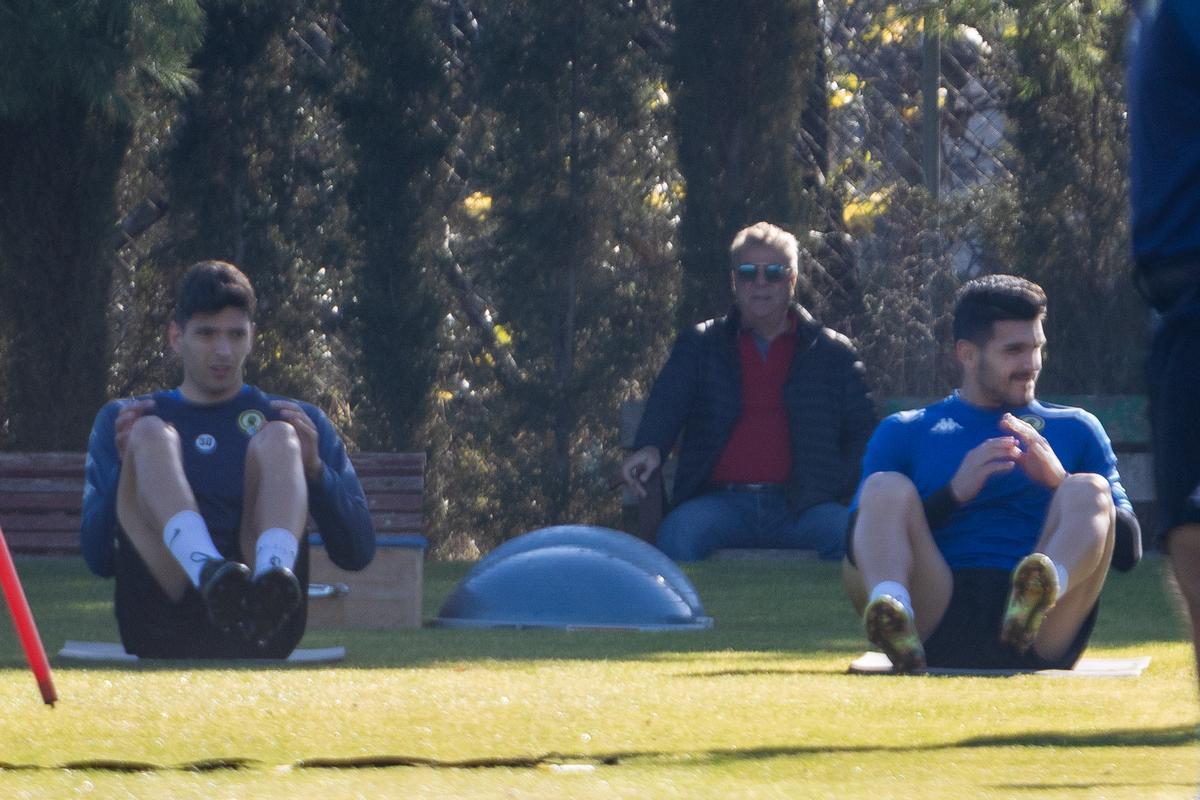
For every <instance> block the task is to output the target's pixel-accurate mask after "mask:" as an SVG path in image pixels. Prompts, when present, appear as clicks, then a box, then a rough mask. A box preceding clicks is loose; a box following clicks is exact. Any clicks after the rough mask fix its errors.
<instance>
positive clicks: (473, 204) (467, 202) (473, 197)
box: [463, 192, 492, 219]
mask: <svg viewBox="0 0 1200 800" xmlns="http://www.w3.org/2000/svg"><path fill="white" fill-rule="evenodd" d="M463 208H464V209H466V212H467V213H468V214H470V215H471V216H472V217H474V218H475V219H484V218H485V217H487V215H488V213H489V212H490V211H491V210H492V196H491V195H488V194H484V193H483V192H472V193H471V194H469V195H467V196H466V197H464V198H463Z"/></svg>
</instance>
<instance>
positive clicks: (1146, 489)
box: [621, 395, 1154, 558]
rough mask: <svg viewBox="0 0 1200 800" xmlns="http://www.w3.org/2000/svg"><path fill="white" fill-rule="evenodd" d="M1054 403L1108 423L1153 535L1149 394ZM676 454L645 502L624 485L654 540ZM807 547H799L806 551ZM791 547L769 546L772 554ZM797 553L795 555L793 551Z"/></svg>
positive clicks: (629, 406) (640, 524) (630, 424)
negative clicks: (772, 548)
mask: <svg viewBox="0 0 1200 800" xmlns="http://www.w3.org/2000/svg"><path fill="white" fill-rule="evenodd" d="M938 399H939V398H929V397H892V398H888V399H887V400H885V401H884V402H883V404H882V405H883V408H882V409H881V411H882V413H883V414H884V415H885V416H886V415H887V414H892V413H895V412H897V411H902V410H905V409H910V408H921V407H923V406H927V405H929V404H930V403H933V402H936V401H937V400H938ZM1039 399H1040V400H1044V401H1046V402H1049V403H1058V404H1060V405H1068V406H1077V407H1079V408H1084V409H1087V410H1088V411H1090V412H1091V413H1092V414H1095V415H1096V417H1097V419H1099V420H1100V423H1101V424H1102V425H1103V426H1104V429H1105V431H1106V432H1107V433H1108V436H1109V438H1110V439H1111V440H1112V443H1113V450H1114V451H1115V452H1116V454H1117V468H1118V469H1119V470H1120V472H1121V482H1122V483H1123V485H1124V486H1125V490H1126V492H1128V494H1129V499H1130V501H1131V502H1132V503H1133V506H1134V510H1135V511H1136V512H1137V515H1138V520H1139V521H1140V522H1141V525H1142V535H1143V538H1144V539H1146V540H1152V536H1153V531H1154V463H1153V458H1152V454H1151V453H1150V421H1149V416H1148V415H1147V400H1146V397H1145V396H1143V395H1048V396H1046V397H1040V398H1039ZM644 406H645V401H644V400H629V401H627V402H625V403H624V404H623V405H622V406H621V447H622V448H623V449H624V450H625V452H626V453H629V452H632V449H633V440H634V437H635V436H636V434H637V426H638V423H639V422H640V421H641V418H642V411H643V409H644ZM674 466H675V463H674V459H668V460H667V462H666V463H665V464H664V465H663V467H662V469H661V470H657V471H656V472H655V474H654V475H652V476H650V478H649V480H648V481H647V483H646V489H647V497H646V498H645V499H644V500H641V501H639V500H638V498H637V497H635V496H634V494H633V493H632V492H630V491H629V490H628V489H626V488H624V487H622V489H621V492H622V498H621V504H622V518H623V520H624V524H625V529H626V530H627V531H630V532H631V533H635V534H636V535H637V536H640V537H641V538H643V539H645V540H646V541H648V542H650V543H653V542H654V540H655V535H656V532H657V530H658V526H659V523H661V522H662V516H663V513H664V509H665V506H666V504H667V502H669V492H670V487H671V485H672V482H673V476H674ZM806 552H807V551H799V553H806ZM784 553H788V551H774V550H772V551H769V552H768V554H769V555H772V556H776V555H780V554H784ZM719 554H720V555H721V556H722V557H729V558H738V557H743V556H744V551H740V550H737V551H729V552H725V551H719ZM792 555H795V554H792Z"/></svg>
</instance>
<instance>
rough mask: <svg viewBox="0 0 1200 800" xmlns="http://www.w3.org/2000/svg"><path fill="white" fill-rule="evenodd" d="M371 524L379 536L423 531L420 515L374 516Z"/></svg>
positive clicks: (387, 514) (386, 514)
mask: <svg viewBox="0 0 1200 800" xmlns="http://www.w3.org/2000/svg"><path fill="white" fill-rule="evenodd" d="M371 522H372V523H374V525H375V533H377V534H379V533H395V532H396V531H400V530H405V531H412V530H418V531H419V530H420V529H421V515H420V514H390V513H385V514H372V515H371Z"/></svg>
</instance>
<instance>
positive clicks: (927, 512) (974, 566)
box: [844, 275, 1141, 672]
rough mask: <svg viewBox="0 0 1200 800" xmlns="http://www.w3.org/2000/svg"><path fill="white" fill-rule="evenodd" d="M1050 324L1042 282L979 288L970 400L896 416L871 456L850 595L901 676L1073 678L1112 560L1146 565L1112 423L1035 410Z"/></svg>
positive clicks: (996, 278)
mask: <svg viewBox="0 0 1200 800" xmlns="http://www.w3.org/2000/svg"><path fill="white" fill-rule="evenodd" d="M1045 313H1046V296H1045V294H1044V293H1043V291H1042V289H1041V287H1039V286H1037V285H1036V284H1034V283H1031V282H1029V281H1027V280H1024V279H1022V278H1017V277H1013V276H1011V275H989V276H987V277H983V278H978V279H975V280H972V281H970V282H968V283H967V284H966V285H964V286H963V287H962V289H961V290H960V291H959V294H958V297H957V300H956V303H955V308H954V339H955V355H956V357H957V359H958V362H959V365H960V366H961V368H962V383H961V386H960V388H959V389H958V390H957V391H956V392H954V394H952V395H950V396H949V397H947V398H946V399H944V400H942V401H941V402H938V403H934V404H933V405H931V406H927V407H926V408H922V409H917V410H913V411H903V412H900V413H899V414H893V415H892V416H890V417H888V418H887V419H885V420H884V421H883V422H882V423H881V424H880V425H879V427H878V429H876V431H875V433H874V434H873V435H872V437H871V440H870V442H869V443H868V445H867V453H866V456H865V457H864V459H863V476H864V477H863V481H862V483H861V485H860V486H859V489H858V493H857V495H856V497H855V504H854V509H855V512H856V518H855V522H854V526H853V529H852V531H851V537H850V546H849V548H848V555H847V559H846V561H845V562H844V567H845V569H844V576H845V585H846V590H847V593H848V595H849V596H850V598H851V601H852V602H853V603H854V604H855V607H856V608H857V609H858V610H859V611H861V612H863V621H864V625H865V627H866V632H867V638H868V639H870V641H871V642H872V643H873V644H875V645H876V646H878V647H879V648H881V649H882V650H883V651H884V652H885V653H887V655H888V657H889V658H890V659H891V661H892V664H893V666H894V667H895V668H896V669H897V670H898V671H901V672H906V671H908V672H912V671H920V670H922V669H924V668H925V667H926V666H934V667H963V668H983V669H987V668H994V669H1035V668H1053V667H1057V668H1064V669H1069V668H1070V667H1071V666H1073V665H1074V663H1075V661H1076V660H1077V659H1078V658H1079V655H1080V654H1081V653H1082V652H1083V649H1084V647H1085V646H1086V645H1087V640H1088V637H1089V636H1090V634H1091V631H1092V627H1093V625H1094V624H1095V620H1096V614H1097V601H1098V598H1099V596H1100V589H1101V587H1103V585H1104V579H1105V576H1106V575H1107V573H1108V567H1109V564H1110V562H1112V563H1115V564H1116V565H1117V566H1119V567H1122V568H1126V569H1127V568H1130V567H1132V566H1133V564H1134V563H1136V561H1137V559H1138V558H1139V557H1140V552H1141V539H1140V537H1141V532H1140V529H1139V526H1138V522H1137V518H1136V517H1135V516H1134V515H1133V510H1132V506H1131V505H1130V503H1129V499H1128V498H1127V496H1126V494H1125V490H1124V488H1122V486H1121V482H1120V478H1119V476H1118V475H1117V464H1116V458H1115V456H1114V455H1113V451H1112V446H1111V445H1110V443H1109V440H1108V436H1107V435H1106V434H1105V433H1104V429H1103V428H1102V427H1101V426H1100V423H1099V422H1098V421H1097V420H1096V418H1095V417H1093V416H1092V415H1091V414H1089V413H1087V412H1086V411H1083V410H1081V409H1078V408H1068V407H1064V406H1056V405H1052V404H1049V403H1040V402H1038V401H1037V400H1035V399H1034V387H1035V386H1036V384H1037V379H1038V373H1039V372H1040V371H1041V367H1042V350H1043V348H1044V347H1045V345H1046V336H1045V334H1044V333H1043V330H1042V320H1043V318H1044V316H1045ZM1114 550H1115V552H1116V554H1117V555H1116V557H1115V558H1114Z"/></svg>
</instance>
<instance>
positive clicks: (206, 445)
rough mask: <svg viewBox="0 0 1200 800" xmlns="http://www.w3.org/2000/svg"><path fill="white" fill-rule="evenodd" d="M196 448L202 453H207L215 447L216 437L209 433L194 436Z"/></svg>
mask: <svg viewBox="0 0 1200 800" xmlns="http://www.w3.org/2000/svg"><path fill="white" fill-rule="evenodd" d="M196 449H197V450H199V451H200V452H201V453H203V454H204V455H208V454H209V453H211V452H212V451H213V450H216V449H217V437H215V436H213V435H212V434H211V433H202V434H200V435H199V436H197V437H196Z"/></svg>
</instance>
